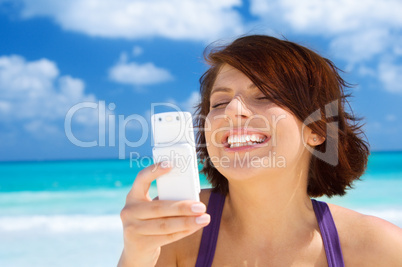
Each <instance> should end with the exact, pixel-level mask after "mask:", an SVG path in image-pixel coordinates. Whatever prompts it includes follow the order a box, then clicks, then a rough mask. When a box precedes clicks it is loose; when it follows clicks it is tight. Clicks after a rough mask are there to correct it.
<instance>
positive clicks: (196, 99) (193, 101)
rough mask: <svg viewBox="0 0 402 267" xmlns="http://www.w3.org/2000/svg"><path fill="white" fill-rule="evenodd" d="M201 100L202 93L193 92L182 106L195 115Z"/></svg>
mask: <svg viewBox="0 0 402 267" xmlns="http://www.w3.org/2000/svg"><path fill="white" fill-rule="evenodd" d="M200 101H201V95H200V93H199V92H192V93H191V95H190V96H189V98H188V99H186V100H185V101H184V102H183V103H182V104H181V106H183V109H184V110H186V111H188V112H190V113H191V114H193V115H194V112H195V106H196V105H198V104H199V103H200Z"/></svg>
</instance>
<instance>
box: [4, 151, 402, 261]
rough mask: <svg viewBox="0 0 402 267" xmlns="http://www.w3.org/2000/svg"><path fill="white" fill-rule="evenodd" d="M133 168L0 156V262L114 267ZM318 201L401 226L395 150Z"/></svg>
mask: <svg viewBox="0 0 402 267" xmlns="http://www.w3.org/2000/svg"><path fill="white" fill-rule="evenodd" d="M142 164H147V163H146V162H142ZM148 164H149V163H148ZM130 165H131V166H130ZM139 170H140V168H139V167H137V166H136V165H135V164H130V161H129V160H93V161H90V160H85V161H48V162H0V266H3V267H18V266H24V267H25V266H34V267H35V266H58V267H64V266H75V267H79V266H99V267H101V266H116V264H117V261H118V259H119V256H120V253H121V250H122V247H123V246H122V244H123V238H122V226H121V222H120V218H119V213H120V210H121V208H122V207H123V206H124V202H125V197H126V194H127V192H128V191H129V190H130V186H131V184H132V182H133V181H134V179H135V176H136V174H137V173H138V171H139ZM201 184H202V187H203V188H205V187H208V186H209V185H208V183H207V181H206V180H205V177H201ZM150 193H151V195H153V196H154V195H155V194H156V188H155V185H153V186H152V187H151V190H150ZM325 201H327V202H331V203H335V204H339V205H342V206H344V207H348V208H351V209H354V210H357V211H359V212H362V213H365V214H371V215H376V216H378V217H381V218H384V219H386V220H388V221H390V222H392V223H394V224H396V225H398V226H399V227H402V152H389V153H387V152H377V153H373V154H372V155H371V156H370V160H369V167H368V170H367V172H366V174H365V175H364V176H363V177H362V181H358V182H357V183H355V188H354V189H353V190H350V191H349V192H348V194H347V195H346V196H344V197H342V198H338V197H337V198H332V199H325Z"/></svg>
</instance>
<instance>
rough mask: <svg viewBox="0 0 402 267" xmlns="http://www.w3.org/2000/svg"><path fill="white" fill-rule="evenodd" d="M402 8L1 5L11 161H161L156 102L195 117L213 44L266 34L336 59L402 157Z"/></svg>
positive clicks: (360, 105)
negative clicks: (153, 121)
mask: <svg viewBox="0 0 402 267" xmlns="http://www.w3.org/2000/svg"><path fill="white" fill-rule="evenodd" d="M401 10H402V2H401V1H399V0H384V1H374V0H366V1H360V0H359V1H357V0H356V1H355V0H352V1H350V0H338V1H336V0H328V1H318V0H306V1H298V0H272V1H263V0H250V1H241V0H222V1H220V0H205V1H196V0H194V1H193V0H187V1H182V0H166V1H165V0H154V1H145V0H143V1H139V0H119V1H102V0H70V1H63V0H58V1H53V0H37V1H28V0H14V1H11V0H0V36H1V41H0V161H8V160H58V159H93V158H117V157H118V156H119V153H120V155H123V156H125V155H128V154H129V153H130V152H135V153H138V154H139V155H144V156H145V155H150V151H151V150H150V142H149V137H150V133H149V131H147V130H149V129H145V128H148V126H149V125H148V122H149V115H150V112H151V103H165V102H167V103H173V104H175V105H177V106H179V107H180V108H182V109H187V110H191V106H192V105H194V104H195V103H196V102H197V100H198V97H199V94H198V88H199V87H198V79H199V77H200V76H201V75H202V73H203V72H204V71H205V69H206V66H205V64H204V62H203V51H204V48H205V47H206V46H207V45H208V44H210V43H211V42H214V41H218V42H221V43H222V42H223V43H224V42H227V41H229V40H232V39H233V38H235V37H238V36H240V35H242V34H254V33H255V34H257V33H261V34H269V35H273V36H276V37H281V36H284V37H286V38H287V39H289V40H291V41H295V42H298V43H301V44H303V45H305V46H307V47H309V48H311V49H314V50H315V51H318V52H319V53H320V54H321V55H323V56H325V57H328V58H329V59H331V60H332V61H334V62H335V64H336V65H337V66H338V67H340V68H341V69H343V70H344V71H345V73H344V74H343V77H344V78H345V79H346V80H347V81H348V82H350V83H352V84H355V85H356V86H355V87H354V88H352V89H351V90H350V91H351V92H352V94H353V96H354V97H353V98H352V99H351V105H352V107H353V109H354V111H355V114H356V115H358V116H361V117H364V118H365V120H364V121H365V123H366V124H365V126H364V129H365V131H366V134H367V137H368V140H369V142H370V144H371V148H372V150H376V151H378V150H387V151H388V150H402V142H401V141H400V138H401V136H402V107H401V103H402V17H401V16H400V15H399V13H400V11H401ZM88 103H92V104H93V105H92V106H91V105H89V104H88ZM77 105H78V106H77ZM74 107H75V108H76V112H75V113H74V112H73V110H74ZM79 107H81V108H79ZM102 107H105V108H104V111H103V110H102ZM159 109H160V110H159V111H162V110H163V108H160V107H159ZM157 111H158V109H157ZM66 116H67V117H68V116H69V118H70V119H71V128H70V129H71V131H70V133H72V134H73V136H74V138H75V139H74V138H71V134H69V132H68V131H67V134H66V128H65V121H66ZM140 117H141V118H144V119H143V120H141V119H140ZM113 126H114V128H113ZM119 126H120V127H119ZM123 126H124V127H123ZM68 127H69V126H68ZM68 127H67V128H68ZM103 129H106V131H104V130H103ZM109 130H110V131H109ZM68 136H70V138H67V137H68ZM119 136H120V137H123V136H125V137H126V140H128V141H127V142H132V143H135V142H136V143H137V144H138V145H139V146H137V147H130V145H127V146H124V143H123V141H124V138H123V139H122V138H119ZM72 139H74V140H75V141H74V140H73V141H72ZM77 140H78V141H79V142H78V143H77ZM122 140H123V141H122ZM119 141H120V143H121V145H120V146H119ZM80 142H81V143H80ZM77 144H78V145H77ZM82 144H87V146H88V147H82ZM122 148H124V151H122Z"/></svg>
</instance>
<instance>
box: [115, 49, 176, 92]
mask: <svg viewBox="0 0 402 267" xmlns="http://www.w3.org/2000/svg"><path fill="white" fill-rule="evenodd" d="M109 78H110V79H111V80H112V81H115V82H118V83H123V84H131V85H150V84H157V83H162V82H167V81H170V80H173V76H172V75H171V74H170V72H169V71H168V70H165V69H163V68H159V67H157V66H155V65H154V64H153V63H150V62H148V63H144V64H139V63H136V62H128V58H127V55H126V54H125V53H123V54H122V55H121V56H120V60H119V62H118V63H117V64H116V65H114V66H113V67H111V68H110V69H109Z"/></svg>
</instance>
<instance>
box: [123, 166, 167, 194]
mask: <svg viewBox="0 0 402 267" xmlns="http://www.w3.org/2000/svg"><path fill="white" fill-rule="evenodd" d="M170 169H171V168H170V167H169V164H168V163H167V162H159V163H156V164H153V165H151V166H148V167H147V168H145V169H143V170H141V171H140V172H139V173H138V175H137V177H136V178H135V181H134V184H133V187H132V188H131V191H130V192H129V197H130V198H132V199H136V200H149V199H148V190H149V188H150V187H151V183H152V181H153V180H155V179H156V178H158V177H159V176H161V175H163V174H166V173H168V172H169V171H170Z"/></svg>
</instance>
